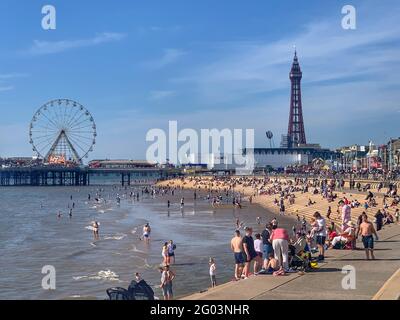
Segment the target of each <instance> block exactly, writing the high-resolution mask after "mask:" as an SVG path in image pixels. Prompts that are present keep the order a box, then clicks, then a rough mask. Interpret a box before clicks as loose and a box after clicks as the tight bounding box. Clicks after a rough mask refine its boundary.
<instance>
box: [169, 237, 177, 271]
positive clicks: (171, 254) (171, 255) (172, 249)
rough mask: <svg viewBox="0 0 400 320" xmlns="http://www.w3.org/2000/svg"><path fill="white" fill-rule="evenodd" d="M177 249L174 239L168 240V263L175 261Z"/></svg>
mask: <svg viewBox="0 0 400 320" xmlns="http://www.w3.org/2000/svg"><path fill="white" fill-rule="evenodd" d="M175 249H176V245H175V243H174V242H173V241H172V240H169V242H168V265H170V264H174V263H175Z"/></svg>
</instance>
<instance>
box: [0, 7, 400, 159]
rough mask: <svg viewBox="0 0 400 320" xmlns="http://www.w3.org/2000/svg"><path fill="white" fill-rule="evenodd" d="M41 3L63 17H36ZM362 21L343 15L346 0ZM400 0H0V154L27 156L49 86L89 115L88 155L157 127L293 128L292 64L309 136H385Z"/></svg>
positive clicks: (393, 121)
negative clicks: (45, 24)
mask: <svg viewBox="0 0 400 320" xmlns="http://www.w3.org/2000/svg"><path fill="white" fill-rule="evenodd" d="M44 4H51V5H54V6H55V8H56V10H57V29H56V30H49V31H45V30H43V29H42V28H41V19H42V17H43V15H42V13H41V8H42V6H43V5H44ZM347 4H350V5H353V6H354V7H355V8H356V10H357V29H356V30H344V29H343V28H342V26H341V20H342V17H343V15H342V13H341V9H342V7H343V6H344V5H347ZM399 16H400V2H399V1H396V0H384V1H374V0H358V1H350V2H349V1H338V0H332V1H320V0H318V1H317V0H309V1H302V2H301V4H300V3H299V2H294V1H289V0H271V1H262V0H253V1H249V2H246V3H245V2H239V1H238V2H232V1H227V0H221V1H211V0H202V1H196V0H194V1H184V0H179V1H177V0H171V1H168V2H166V1H161V0H159V1H146V2H143V1H140V2H139V1H135V2H133V1H129V2H128V1H121V0H116V1H112V2H111V1H107V2H106V1H101V2H100V1H94V0H88V1H84V2H82V1H77V0H69V1H65V0H54V1H53V0H51V1H49V2H46V3H43V2H42V1H36V0H32V1H29V2H28V1H22V0H3V1H1V3H0V35H1V39H2V40H1V42H0V110H1V117H0V157H7V156H32V150H31V146H30V145H29V143H28V140H29V139H28V126H29V123H30V120H31V118H32V116H33V114H34V113H35V111H36V110H37V109H38V108H39V107H40V106H41V105H43V104H44V103H46V102H47V101H49V100H52V99H56V98H69V99H73V100H76V101H78V102H80V103H81V104H83V105H84V106H85V107H86V108H87V109H88V110H89V111H90V112H91V113H92V114H93V117H94V119H95V121H96V124H97V132H98V137H97V143H96V146H95V148H94V152H92V153H91V154H90V159H94V158H129V159H144V158H145V152H146V148H147V147H148V145H149V144H148V143H146V141H145V136H146V133H147V131H148V130H150V129H152V128H161V129H166V128H167V127H168V121H169V120H177V121H178V127H179V129H183V128H193V129H197V130H199V129H201V128H210V129H211V128H218V129H223V128H231V129H234V128H237V129H240V128H241V129H246V128H250V129H255V133H256V137H255V145H256V147H267V146H269V143H268V141H267V139H266V137H265V131H267V130H271V131H272V132H273V133H274V140H275V145H276V146H277V145H279V142H280V137H281V134H285V133H286V132H287V125H288V115H289V99H290V80H289V71H290V67H291V63H292V59H293V53H294V48H293V46H294V45H296V48H297V54H298V57H299V62H300V65H301V68H302V72H303V80H302V100H303V101H302V102H303V115H304V122H305V131H306V136H307V142H309V143H319V144H321V146H322V147H328V148H336V147H339V146H344V145H350V144H368V141H369V140H372V141H374V143H377V144H382V143H385V142H387V141H388V140H389V138H390V137H399V136H400V130H399V125H398V123H399V122H400V102H399V101H400V80H399V79H400V77H399V74H400V73H399V71H400V70H399V69H400V63H399V62H400V41H399V40H400V28H399V26H398V17H399Z"/></svg>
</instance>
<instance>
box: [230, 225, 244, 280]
mask: <svg viewBox="0 0 400 320" xmlns="http://www.w3.org/2000/svg"><path fill="white" fill-rule="evenodd" d="M231 250H232V251H233V254H234V258H235V279H236V280H239V279H240V276H241V274H242V269H243V264H244V254H243V241H242V237H241V236H240V231H239V230H236V231H235V236H234V237H233V238H232V240H231Z"/></svg>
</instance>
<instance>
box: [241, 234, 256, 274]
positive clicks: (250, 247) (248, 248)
mask: <svg viewBox="0 0 400 320" xmlns="http://www.w3.org/2000/svg"><path fill="white" fill-rule="evenodd" d="M244 230H245V232H246V235H245V236H244V237H243V240H242V242H243V251H244V253H245V255H244V256H245V258H246V262H245V265H244V269H243V277H244V278H245V279H247V278H248V277H249V275H250V268H251V262H252V261H253V260H254V258H255V257H257V252H256V251H255V249H254V239H253V237H252V234H253V229H252V228H250V227H246V228H244Z"/></svg>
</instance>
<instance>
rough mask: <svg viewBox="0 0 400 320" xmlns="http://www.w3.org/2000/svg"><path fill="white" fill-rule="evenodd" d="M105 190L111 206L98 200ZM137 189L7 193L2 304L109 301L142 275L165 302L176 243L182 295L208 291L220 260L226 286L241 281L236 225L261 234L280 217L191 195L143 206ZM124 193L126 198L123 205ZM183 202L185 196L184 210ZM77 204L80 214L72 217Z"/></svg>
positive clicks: (3, 197) (0, 199)
mask: <svg viewBox="0 0 400 320" xmlns="http://www.w3.org/2000/svg"><path fill="white" fill-rule="evenodd" d="M99 188H102V189H103V190H101V192H100V193H101V196H102V197H103V198H104V199H106V200H107V201H106V203H102V204H96V202H95V201H94V198H95V194H96V192H99ZM131 190H134V188H132V189H131V188H127V189H125V188H121V187H119V188H116V187H112V186H105V187H94V186H93V187H5V188H0V272H1V275H0V299H69V298H83V299H105V298H106V292H105V290H106V289H107V288H109V287H114V286H120V287H127V286H128V285H129V283H130V281H131V280H132V279H134V274H135V272H139V273H141V275H142V277H143V278H144V279H145V280H146V281H147V282H148V283H149V284H151V285H152V286H153V288H154V290H155V292H156V295H157V296H161V291H160V289H159V287H158V285H159V281H160V274H159V272H158V267H159V265H160V263H161V260H162V258H161V249H162V245H163V243H164V242H165V241H168V240H170V239H172V240H174V242H175V243H176V246H177V249H176V264H175V265H174V266H173V267H172V270H173V271H174V272H175V273H176V279H175V281H174V294H175V296H176V297H178V296H184V295H187V294H190V293H193V292H198V291H201V290H206V289H207V288H208V287H209V281H210V280H209V275H208V271H209V270H208V259H209V257H214V258H215V259H216V262H217V281H218V282H219V283H223V282H227V281H230V280H231V278H232V276H233V257H232V253H231V252H230V245H229V243H230V239H231V238H232V235H233V231H234V229H235V220H236V218H240V220H241V221H244V223H245V224H246V225H253V226H254V227H255V228H256V231H257V229H258V231H262V226H260V225H256V223H255V219H256V217H257V216H261V217H262V219H263V223H264V222H266V221H267V220H269V219H271V218H272V216H271V214H269V213H268V212H267V211H265V210H264V209H261V208H259V207H257V206H245V207H244V208H243V209H241V210H240V209H233V208H226V209H213V208H212V207H211V206H210V204H209V203H208V201H206V200H205V199H203V198H202V197H201V196H199V197H198V199H197V200H194V199H193V194H192V192H191V191H177V192H176V194H175V196H174V197H173V196H171V195H165V196H160V195H157V196H155V197H152V196H151V195H149V194H143V195H142V194H141V191H140V189H136V191H137V192H139V193H140V198H139V201H136V200H133V199H131V198H130V197H129V193H130V191H131ZM117 193H118V194H119V195H120V196H121V197H122V200H121V203H120V205H118V204H117V201H116V196H117ZM88 194H90V195H91V201H88ZM71 197H72V200H71ZM180 197H185V206H184V209H183V210H181V208H180V205H179V200H180ZM168 199H169V200H171V203H172V205H171V208H170V209H168V208H167V205H166V203H167V200H168ZM72 203H75V208H74V209H73V215H72V218H69V216H68V212H69V208H71V207H72ZM59 211H61V212H62V217H61V218H58V217H57V213H58V212H59ZM93 220H97V221H99V222H100V237H99V239H98V240H95V239H94V237H93V234H92V232H91V231H90V230H88V228H87V227H88V226H90V224H91V222H92V221H93ZM281 220H282V222H283V223H285V224H286V225H289V224H290V222H289V221H288V220H287V219H284V218H282V219H281ZM146 222H149V223H150V225H151V227H152V234H151V241H150V243H149V244H146V243H144V242H143V241H141V240H140V236H141V233H142V227H143V225H144V223H146ZM45 265H51V266H54V267H55V270H56V289H55V290H44V289H43V288H42V279H43V277H44V276H45V275H44V274H42V273H41V271H42V268H43V266H45Z"/></svg>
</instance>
